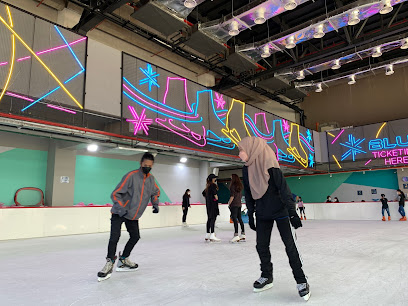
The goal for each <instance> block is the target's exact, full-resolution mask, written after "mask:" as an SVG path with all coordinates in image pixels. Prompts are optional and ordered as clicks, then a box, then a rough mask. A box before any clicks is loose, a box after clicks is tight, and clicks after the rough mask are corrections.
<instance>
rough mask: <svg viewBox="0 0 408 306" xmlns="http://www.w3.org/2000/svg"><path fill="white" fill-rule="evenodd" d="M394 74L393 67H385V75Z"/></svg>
mask: <svg viewBox="0 0 408 306" xmlns="http://www.w3.org/2000/svg"><path fill="white" fill-rule="evenodd" d="M393 74H394V66H393V65H392V64H391V65H387V67H385V75H393Z"/></svg>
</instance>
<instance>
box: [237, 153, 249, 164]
mask: <svg viewBox="0 0 408 306" xmlns="http://www.w3.org/2000/svg"><path fill="white" fill-rule="evenodd" d="M238 156H239V158H241V159H242V161H243V162H247V161H248V159H249V158H248V154H246V152H244V151H239V154H238Z"/></svg>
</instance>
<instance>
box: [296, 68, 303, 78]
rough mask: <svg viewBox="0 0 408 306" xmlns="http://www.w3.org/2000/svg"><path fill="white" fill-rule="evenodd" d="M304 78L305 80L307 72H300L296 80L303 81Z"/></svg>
mask: <svg viewBox="0 0 408 306" xmlns="http://www.w3.org/2000/svg"><path fill="white" fill-rule="evenodd" d="M304 78H305V72H304V71H303V70H300V71H299V74H298V76H297V78H296V79H298V80H303V79H304Z"/></svg>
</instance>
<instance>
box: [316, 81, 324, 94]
mask: <svg viewBox="0 0 408 306" xmlns="http://www.w3.org/2000/svg"><path fill="white" fill-rule="evenodd" d="M322 91H323V88H322V83H318V84H317V87H316V89H315V92H322Z"/></svg>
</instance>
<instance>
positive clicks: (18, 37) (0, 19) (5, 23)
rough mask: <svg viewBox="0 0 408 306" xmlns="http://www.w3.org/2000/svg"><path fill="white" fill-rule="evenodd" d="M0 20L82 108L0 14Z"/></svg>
mask: <svg viewBox="0 0 408 306" xmlns="http://www.w3.org/2000/svg"><path fill="white" fill-rule="evenodd" d="M0 21H1V22H2V23H3V24H4V25H5V26H6V27H7V29H9V31H10V32H11V33H13V34H14V35H15V36H16V37H17V39H18V40H19V41H20V42H21V43H22V44H23V46H24V47H26V49H27V50H28V51H29V52H30V53H31V54H32V55H33V56H34V57H35V58H36V59H37V61H39V62H40V64H41V65H42V66H43V67H44V68H45V70H47V71H48V73H49V74H50V75H51V76H52V77H53V78H54V80H55V81H56V82H57V83H58V85H59V86H61V88H62V90H64V91H65V93H66V94H67V95H68V96H69V97H70V98H71V99H72V100H73V101H74V102H75V103H76V105H78V107H79V108H80V109H83V107H82V105H81V103H79V102H78V101H77V99H75V97H74V96H73V95H72V94H71V93H70V92H69V91H68V89H67V88H66V87H65V86H64V84H63V83H62V82H61V81H60V80H59V79H58V78H57V76H56V75H55V74H54V73H53V72H52V71H51V69H50V68H48V66H47V65H46V64H45V63H44V62H43V61H42V60H41V59H40V58H39V57H38V56H37V54H35V52H34V51H33V50H32V49H31V48H30V47H29V46H28V45H27V44H26V43H25V42H24V40H23V39H22V38H21V37H20V36H19V35H18V34H17V33H16V31H14V30H13V29H12V28H11V27H10V26H9V25H8V24H7V22H6V21H5V20H4V19H3V17H1V16H0Z"/></svg>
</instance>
